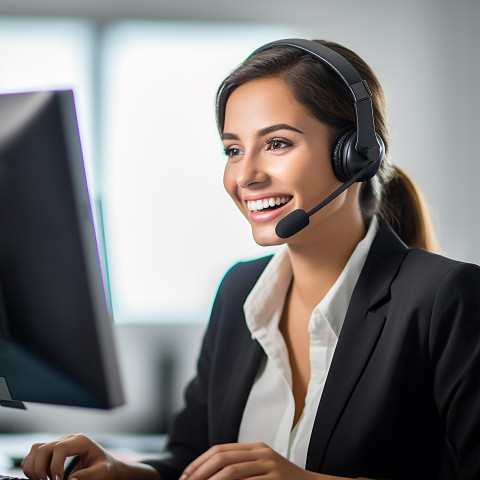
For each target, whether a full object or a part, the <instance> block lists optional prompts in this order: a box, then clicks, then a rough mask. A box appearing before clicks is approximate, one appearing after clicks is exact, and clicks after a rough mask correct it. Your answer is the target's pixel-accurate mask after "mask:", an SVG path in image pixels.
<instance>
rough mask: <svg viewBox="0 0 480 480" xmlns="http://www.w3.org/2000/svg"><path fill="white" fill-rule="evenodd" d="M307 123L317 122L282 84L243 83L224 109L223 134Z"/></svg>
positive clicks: (267, 80) (275, 81)
mask: <svg viewBox="0 0 480 480" xmlns="http://www.w3.org/2000/svg"><path fill="white" fill-rule="evenodd" d="M307 120H315V119H313V117H312V116H311V115H310V112H309V111H308V110H307V109H306V108H305V107H304V106H303V105H301V104H300V103H299V102H298V101H297V100H296V99H295V97H294V95H293V93H292V92H291V90H290V88H289V87H288V86H287V85H286V84H285V83H284V82H283V81H282V80H280V79H278V78H262V79H256V80H251V81H249V82H247V83H244V84H243V85H240V86H239V87H237V88H236V89H235V90H234V91H233V92H232V93H231V95H230V97H229V99H228V100H227V104H226V108H225V125H224V132H233V131H235V130H237V129H242V130H246V129H248V128H249V127H250V128H252V129H253V130H257V129H258V128H264V127H266V126H268V125H273V124H279V123H287V124H290V123H292V122H293V123H299V122H300V123H304V122H306V121H307Z"/></svg>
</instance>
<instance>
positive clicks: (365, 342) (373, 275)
mask: <svg viewBox="0 0 480 480" xmlns="http://www.w3.org/2000/svg"><path fill="white" fill-rule="evenodd" d="M406 253H407V247H406V246H405V245H404V244H403V243H402V242H401V240H400V239H399V238H398V237H397V236H396V234H395V233H394V232H393V231H392V230H391V228H390V226H389V225H388V224H387V223H386V222H382V223H381V225H380V229H379V231H378V233H377V236H376V237H375V240H374V242H373V244H372V248H371V249H370V253H369V255H368V257H367V260H366V262H365V266H364V268H363V270H362V273H361V275H360V278H359V280H358V282H357V285H356V286H355V289H354V291H353V294H352V299H351V301H350V305H349V308H348V311H347V315H346V317H345V322H344V325H343V328H342V331H341V333H340V337H339V339H338V343H337V347H336V349H335V354H334V356H333V359H332V364H331V366H330V371H329V373H328V376H327V380H326V383H325V388H324V391H323V394H322V398H321V401H320V404H319V407H318V411H317V415H316V419H315V423H314V426H313V431H312V435H311V439H310V445H309V449H308V455H307V463H306V468H307V470H311V471H319V470H320V468H321V465H322V463H323V460H324V458H325V454H326V451H327V448H328V444H329V441H330V438H331V436H332V434H333V432H334V430H335V426H336V425H337V423H338V420H339V418H340V416H341V415H342V412H343V410H344V408H345V406H346V404H347V402H348V399H349V397H350V395H351V393H352V391H353V389H354V388H355V384H356V383H357V381H358V380H359V378H360V376H361V375H362V371H363V370H364V368H365V366H366V365H367V363H368V360H369V358H370V355H371V353H372V351H373V349H374V348H375V345H376V342H377V340H378V338H379V336H380V334H381V332H382V328H383V325H384V323H385V318H384V317H383V316H382V315H379V314H377V313H375V312H373V311H372V309H373V308H374V306H375V305H376V304H378V302H379V301H381V300H382V299H383V298H385V297H386V296H387V294H388V292H389V289H390V284H391V282H392V280H393V278H394V277H395V274H396V272H397V270H398V268H399V267H400V265H401V263H402V261H403V259H404V257H405V255H406Z"/></svg>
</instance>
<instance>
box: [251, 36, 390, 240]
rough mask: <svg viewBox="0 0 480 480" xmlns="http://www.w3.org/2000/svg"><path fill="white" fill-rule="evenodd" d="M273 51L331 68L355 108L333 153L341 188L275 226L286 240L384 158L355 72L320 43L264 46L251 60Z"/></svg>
mask: <svg viewBox="0 0 480 480" xmlns="http://www.w3.org/2000/svg"><path fill="white" fill-rule="evenodd" d="M274 47H293V48H296V49H298V50H301V51H303V52H305V53H308V54H309V55H311V56H313V57H314V58H316V59H317V60H319V61H320V62H321V63H323V64H324V65H326V66H328V67H329V68H331V69H332V70H333V71H334V72H335V73H336V74H337V75H338V77H339V78H340V79H341V80H342V81H343V82H344V83H345V84H346V85H347V86H348V88H349V90H350V92H351V94H352V100H353V104H354V107H355V117H356V128H353V129H349V130H347V131H346V132H344V133H343V134H341V135H340V137H339V138H338V139H337V140H336V142H335V145H334V147H333V149H332V168H333V172H334V174H335V176H336V178H337V179H338V180H339V181H341V182H342V183H343V184H342V185H341V186H340V187H339V188H338V189H337V190H335V191H334V192H333V193H332V194H331V195H329V196H328V197H327V198H325V199H324V200H323V201H322V202H320V203H319V204H318V205H316V206H315V207H314V208H312V209H311V210H309V211H308V212H305V210H301V209H297V210H294V211H293V212H291V213H290V214H288V215H287V216H286V217H284V218H283V219H282V220H280V222H278V224H277V226H276V228H275V231H276V234H277V235H278V236H279V237H280V238H289V237H291V236H292V235H295V234H296V233H297V232H299V231H300V230H302V229H303V228H305V227H306V226H307V225H308V224H309V217H310V216H311V215H313V214H314V213H316V212H318V210H320V209H321V208H323V207H324V206H325V205H327V204H328V203H330V202H331V201H332V200H333V199H335V198H336V197H337V196H338V195H340V194H341V193H342V192H343V191H344V190H346V189H347V188H348V187H350V186H351V185H352V184H353V183H355V182H365V181H366V180H369V179H370V178H372V177H374V176H375V174H376V173H377V172H378V170H379V168H380V165H381V163H382V160H383V157H384V154H385V145H384V143H383V141H382V139H381V138H380V136H379V135H378V134H377V133H376V132H375V125H374V118H373V110H372V92H371V91H370V89H369V88H368V84H367V82H366V81H365V80H363V79H362V78H361V76H360V75H359V73H358V72H357V70H355V68H354V67H353V66H352V65H351V63H350V62H348V61H347V60H346V59H345V58H344V57H343V56H342V55H340V54H339V53H337V52H335V51H334V50H332V49H330V48H328V47H326V46H325V45H322V44H320V43H317V42H314V41H311V40H303V39H299V38H291V39H284V40H276V41H274V42H270V43H267V44H266V45H263V46H262V47H260V48H258V49H257V50H255V51H254V52H253V53H252V54H251V55H250V56H253V55H256V54H257V53H259V52H263V51H265V50H269V49H271V48H274Z"/></svg>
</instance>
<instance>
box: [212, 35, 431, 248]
mask: <svg viewBox="0 0 480 480" xmlns="http://www.w3.org/2000/svg"><path fill="white" fill-rule="evenodd" d="M315 41H316V42H318V43H321V44H322V45H325V46H327V47H329V48H331V49H332V50H335V51H336V52H338V53H340V54H341V55H342V56H343V57H345V58H346V59H347V60H348V61H349V62H350V63H351V64H352V65H353V66H354V67H355V69H356V70H357V72H358V73H359V74H360V76H361V77H362V78H363V79H364V80H366V82H367V83H368V86H369V87H370V90H371V92H372V107H373V116H374V122H375V130H376V132H377V134H378V135H380V137H381V138H382V139H383V141H384V143H385V158H384V160H383V162H382V165H381V167H380V170H379V172H378V173H377V175H375V177H373V178H372V179H371V180H368V181H366V182H363V183H362V186H361V190H360V207H361V211H362V215H363V219H364V222H365V224H367V225H368V224H369V223H370V220H371V218H372V217H373V215H375V214H378V215H379V216H380V217H382V218H385V219H386V220H387V221H388V222H389V223H390V224H391V226H392V227H393V229H394V230H395V231H396V232H397V234H398V235H399V236H400V238H401V239H402V240H403V241H404V242H405V243H406V244H407V245H409V246H411V247H420V248H425V249H427V250H432V251H435V250H436V248H437V242H436V240H435V236H434V234H433V229H432V228H431V221H430V218H429V215H428V211H427V207H426V204H425V202H424V201H423V199H422V197H421V195H420V193H419V191H418V189H417V188H416V187H415V185H414V183H413V182H412V180H411V179H410V178H409V177H408V176H407V175H406V174H405V173H404V172H403V171H401V170H400V169H399V168H398V167H394V166H392V165H391V164H390V162H389V161H388V128H387V122H386V113H385V97H384V93H383V90H382V87H381V85H380V83H379V81H378V80H377V78H376V76H375V74H374V73H373V72H372V70H371V69H370V67H369V66H368V65H367V64H366V63H365V62H364V61H363V60H362V59H361V58H360V57H359V56H358V55H357V54H355V53H354V52H352V51H351V50H349V49H347V48H345V47H343V46H341V45H339V44H337V43H333V42H327V41H324V40H315ZM265 77H276V78H280V79H281V80H282V81H283V82H285V84H286V85H287V86H288V87H289V88H290V90H291V91H292V93H293V95H294V96H295V98H296V100H297V101H298V102H299V103H300V104H302V105H303V106H304V107H306V108H307V109H308V110H309V111H310V113H311V114H312V115H313V116H314V117H315V118H317V119H318V120H319V121H321V122H322V123H324V124H325V125H327V126H329V127H330V128H331V129H332V131H333V132H334V133H335V134H336V136H338V135H341V133H342V132H344V131H345V130H347V129H350V128H352V127H355V122H356V119H355V110H354V106H353V101H352V94H351V92H350V91H349V89H348V87H347V85H345V83H344V82H343V81H341V80H340V78H339V77H338V75H337V74H336V73H334V72H333V71H332V70H331V69H330V68H328V67H327V66H325V65H324V64H323V63H322V62H319V61H318V60H316V59H315V58H314V57H313V56H312V55H310V54H306V53H304V52H302V51H300V50H299V49H296V48H294V47H275V48H272V49H269V50H265V51H262V52H259V53H256V54H255V55H253V56H251V57H249V58H247V59H246V60H245V61H244V62H243V63H242V64H240V65H239V66H238V67H237V68H236V69H235V70H234V71H233V72H232V73H230V74H229V75H228V76H227V78H226V79H225V80H224V81H223V82H222V83H221V85H220V87H219V89H218V91H217V103H216V106H217V109H216V113H217V125H218V129H219V131H220V133H222V132H223V126H224V121H225V107H226V103H227V100H228V98H229V96H230V94H231V93H232V92H233V90H235V89H236V88H237V87H239V86H240V85H242V84H244V83H246V82H248V81H250V80H255V79H259V78H265Z"/></svg>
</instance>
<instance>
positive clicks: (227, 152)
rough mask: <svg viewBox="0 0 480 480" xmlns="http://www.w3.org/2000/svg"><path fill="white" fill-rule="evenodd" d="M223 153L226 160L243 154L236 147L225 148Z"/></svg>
mask: <svg viewBox="0 0 480 480" xmlns="http://www.w3.org/2000/svg"><path fill="white" fill-rule="evenodd" d="M223 151H224V153H225V155H226V156H227V157H228V158H235V157H238V156H239V155H241V154H242V153H243V152H242V150H240V148H238V147H225V148H224V149H223Z"/></svg>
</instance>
